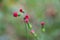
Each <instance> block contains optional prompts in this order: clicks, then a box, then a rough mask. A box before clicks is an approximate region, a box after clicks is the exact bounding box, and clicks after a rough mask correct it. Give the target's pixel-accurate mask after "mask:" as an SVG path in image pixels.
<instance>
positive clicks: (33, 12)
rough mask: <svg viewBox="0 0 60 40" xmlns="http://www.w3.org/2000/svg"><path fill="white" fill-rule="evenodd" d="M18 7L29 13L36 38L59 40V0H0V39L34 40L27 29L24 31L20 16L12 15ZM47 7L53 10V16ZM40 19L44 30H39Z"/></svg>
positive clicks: (40, 39)
mask: <svg viewBox="0 0 60 40" xmlns="http://www.w3.org/2000/svg"><path fill="white" fill-rule="evenodd" d="M20 8H23V9H24V11H25V12H26V13H27V14H29V16H30V23H31V24H32V26H33V29H34V30H35V32H36V34H37V35H38V37H39V39H38V40H60V0H0V40H35V39H34V36H32V34H31V33H30V31H29V29H27V31H28V32H27V33H26V27H25V24H24V21H23V18H22V16H20V17H17V18H15V17H13V12H14V11H17V12H18V13H20V12H19V9H20ZM49 9H51V12H52V11H53V10H54V11H53V12H54V14H53V16H51V15H52V14H51V13H49V12H48V10H49ZM41 21H44V22H45V29H46V30H45V32H42V31H41V25H40V22H41ZM26 34H27V35H28V37H27V36H26Z"/></svg>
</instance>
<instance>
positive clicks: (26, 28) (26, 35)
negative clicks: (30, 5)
mask: <svg viewBox="0 0 60 40" xmlns="http://www.w3.org/2000/svg"><path fill="white" fill-rule="evenodd" d="M25 29H26V37H27V40H28V29H27V25H26V24H25Z"/></svg>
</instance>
